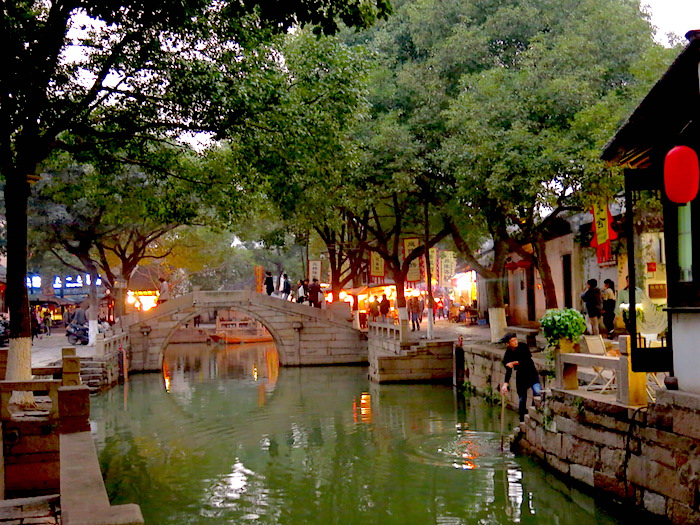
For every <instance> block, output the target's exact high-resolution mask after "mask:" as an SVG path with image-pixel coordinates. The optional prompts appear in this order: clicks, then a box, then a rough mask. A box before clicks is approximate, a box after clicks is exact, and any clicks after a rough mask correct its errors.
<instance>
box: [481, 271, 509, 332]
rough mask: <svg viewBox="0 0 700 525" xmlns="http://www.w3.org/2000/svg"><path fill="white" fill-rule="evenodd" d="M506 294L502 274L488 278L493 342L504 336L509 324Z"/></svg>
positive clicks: (490, 324)
mask: <svg viewBox="0 0 700 525" xmlns="http://www.w3.org/2000/svg"><path fill="white" fill-rule="evenodd" d="M494 273H495V272H494ZM496 275H497V274H496ZM504 295H505V294H504V293H503V279H501V278H500V275H498V276H497V277H492V278H490V279H487V280H486V299H487V301H488V303H487V304H488V305H489V328H490V329H491V342H492V343H496V342H498V340H499V339H501V337H503V335H504V334H505V333H506V328H507V326H508V323H507V321H506V309H505V301H504Z"/></svg>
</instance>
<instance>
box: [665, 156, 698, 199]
mask: <svg viewBox="0 0 700 525" xmlns="http://www.w3.org/2000/svg"><path fill="white" fill-rule="evenodd" d="M699 182H700V168H699V167H698V156H697V154H696V153H695V150H693V149H692V148H689V147H688V146H676V147H675V148H673V149H672V150H671V151H669V152H668V153H667V154H666V159H665V160H664V187H665V189H666V195H667V196H668V199H669V200H670V201H671V202H675V203H677V204H685V203H687V202H690V201H692V200H693V199H694V198H695V196H696V195H697V194H698V183H699Z"/></svg>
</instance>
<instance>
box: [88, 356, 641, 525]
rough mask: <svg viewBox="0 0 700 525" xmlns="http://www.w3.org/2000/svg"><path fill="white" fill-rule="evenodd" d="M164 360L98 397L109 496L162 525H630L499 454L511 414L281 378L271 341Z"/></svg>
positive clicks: (96, 423) (330, 381)
mask: <svg viewBox="0 0 700 525" xmlns="http://www.w3.org/2000/svg"><path fill="white" fill-rule="evenodd" d="M165 364H166V367H165V369H164V373H163V374H145V375H135V376H132V377H131V378H130V382H129V385H128V387H126V388H122V387H120V388H116V389H113V390H110V391H109V392H107V393H105V394H102V395H100V396H97V397H96V398H94V399H93V400H92V428H93V434H94V436H95V438H96V440H97V444H98V452H99V457H100V463H101V466H102V470H103V474H104V477H105V480H106V485H107V489H108V492H109V496H110V499H111V501H112V503H113V504H117V503H127V502H133V503H138V504H139V505H140V506H141V510H142V512H143V514H144V518H145V520H146V523H147V524H149V525H170V524H172V525H182V524H202V525H205V524H206V525H210V524H211V525H214V524H248V523H254V524H287V525H302V524H303V525H314V524H319V525H321V524H323V525H328V524H339V525H340V524H342V525H353V524H362V525H373V524H376V525H394V524H396V525H412V524H416V525H424V524H449V525H453V524H454V525H456V524H508V523H540V524H550V523H556V524H561V525H565V524H572V525H586V524H621V523H625V521H624V520H623V519H621V518H619V517H614V516H612V515H611V514H610V513H609V511H610V510H611V509H609V508H607V507H606V508H605V509H604V508H602V507H601V506H599V505H597V504H596V501H595V500H594V499H593V498H592V497H591V496H590V495H586V494H584V493H581V492H579V491H577V490H575V489H574V488H572V487H569V486H567V484H566V483H564V482H562V481H561V480H560V479H558V478H556V477H554V476H553V475H551V474H548V473H546V472H545V471H543V470H542V469H540V468H539V467H537V466H536V465H534V464H533V463H531V462H530V461H528V460H526V459H524V458H520V457H515V456H514V455H513V454H511V453H510V452H507V451H506V452H501V450H500V433H499V430H500V424H499V418H500V409H499V408H498V407H495V408H493V407H489V406H488V405H486V404H484V403H483V402H482V401H481V400H480V399H479V398H473V399H470V398H467V399H465V398H463V397H461V398H460V397H459V396H456V395H455V393H454V392H453V389H452V388H451V387H447V386H430V385H376V384H374V383H371V382H369V381H368V379H367V370H366V369H365V368H362V367H314V368H293V369H278V367H277V363H276V352H275V349H274V346H271V345H260V344H259V345H241V346H237V347H228V348H222V347H216V346H206V345H199V346H196V345H171V347H170V348H169V350H168V352H167V353H166V358H165ZM507 417H508V418H509V420H508V423H507V426H506V428H512V426H513V425H514V423H515V419H513V417H514V415H513V414H512V413H508V416H507ZM506 448H507V447H506ZM612 510H613V511H615V509H612ZM615 513H616V514H618V511H615ZM630 523H631V521H630Z"/></svg>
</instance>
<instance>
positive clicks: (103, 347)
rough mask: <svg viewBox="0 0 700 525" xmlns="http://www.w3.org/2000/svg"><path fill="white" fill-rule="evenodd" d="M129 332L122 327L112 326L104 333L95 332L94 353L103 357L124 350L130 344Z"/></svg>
mask: <svg viewBox="0 0 700 525" xmlns="http://www.w3.org/2000/svg"><path fill="white" fill-rule="evenodd" d="M130 344H131V343H130V340H129V332H128V330H124V329H123V328H116V327H114V328H113V330H109V331H107V332H105V333H104V334H97V337H96V338H95V355H96V356H97V357H104V356H106V355H111V354H113V353H116V352H119V351H121V350H126V349H128V348H129V345H130Z"/></svg>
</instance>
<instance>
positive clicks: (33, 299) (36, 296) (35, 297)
mask: <svg viewBox="0 0 700 525" xmlns="http://www.w3.org/2000/svg"><path fill="white" fill-rule="evenodd" d="M29 302H30V303H54V304H57V305H59V306H70V305H73V304H75V302H74V301H71V300H69V299H65V298H63V297H57V296H55V295H44V294H40V293H30V294H29Z"/></svg>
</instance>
